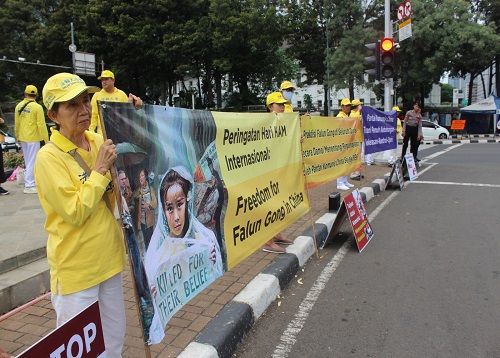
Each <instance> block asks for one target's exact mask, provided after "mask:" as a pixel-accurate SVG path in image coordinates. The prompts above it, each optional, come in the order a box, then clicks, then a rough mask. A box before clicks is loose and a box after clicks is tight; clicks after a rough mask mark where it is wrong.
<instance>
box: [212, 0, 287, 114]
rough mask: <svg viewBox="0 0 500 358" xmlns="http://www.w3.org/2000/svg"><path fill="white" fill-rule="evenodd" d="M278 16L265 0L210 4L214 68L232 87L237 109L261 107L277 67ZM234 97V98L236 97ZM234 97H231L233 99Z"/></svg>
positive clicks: (217, 0)
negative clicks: (224, 75)
mask: <svg viewBox="0 0 500 358" xmlns="http://www.w3.org/2000/svg"><path fill="white" fill-rule="evenodd" d="M280 17H281V15H280V14H279V13H278V12H277V9H276V6H275V5H274V4H273V3H272V2H270V1H267V0H248V1H239V0H212V1H211V3H210V20H211V25H212V26H213V38H212V44H213V49H214V66H215V67H216V68H217V69H218V71H220V72H221V73H222V74H227V75H228V81H229V83H228V84H229V87H230V88H231V85H232V84H233V83H234V84H235V85H236V88H237V89H238V91H235V92H236V93H237V94H238V95H237V96H239V99H237V100H236V99H235V100H234V103H235V105H236V106H237V108H238V109H239V108H240V107H239V106H243V105H251V104H261V103H262V100H261V99H260V97H262V95H263V92H265V88H264V87H265V84H264V86H263V84H262V83H261V81H262V80H263V79H264V80H265V79H269V78H271V77H272V76H273V74H275V73H276V72H277V69H278V68H279V67H280V65H281V63H280V57H279V56H277V51H278V49H279V48H280V47H281V45H282V43H283V35H282V31H281V26H280ZM235 95H236V94H235ZM233 97H234V96H233Z"/></svg>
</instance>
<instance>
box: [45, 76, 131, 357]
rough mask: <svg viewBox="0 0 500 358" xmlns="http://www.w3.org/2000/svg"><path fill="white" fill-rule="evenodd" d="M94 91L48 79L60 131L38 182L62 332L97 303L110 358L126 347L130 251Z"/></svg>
mask: <svg viewBox="0 0 500 358" xmlns="http://www.w3.org/2000/svg"><path fill="white" fill-rule="evenodd" d="M96 90H98V88H97V87H87V85H86V84H85V82H84V81H83V80H82V79H81V78H80V77H78V76H77V75H74V74H70V73H59V74H57V75H54V76H52V77H50V78H49V79H48V80H47V82H46V83H45V86H44V88H43V102H44V105H45V107H47V114H48V116H49V118H50V119H51V120H52V121H53V122H55V123H56V124H57V127H58V128H57V129H56V130H53V131H52V136H51V141H50V142H49V143H48V144H47V145H45V146H44V147H43V148H42V149H40V151H39V152H38V154H37V157H36V160H35V178H36V180H35V181H36V186H37V190H38V197H39V199H40V203H41V205H42V207H43V209H44V211H45V214H46V221H45V229H46V230H47V232H48V234H49V237H48V241H47V259H48V262H49V265H50V281H51V282H50V286H51V291H52V304H53V306H54V309H55V311H56V315H57V325H58V326H60V325H62V324H63V323H64V322H66V321H68V320H70V319H71V318H72V317H73V316H74V315H76V314H77V313H79V312H80V311H81V310H83V309H84V308H86V307H88V306H89V305H90V304H91V303H93V302H94V301H95V300H98V301H99V307H100V313H101V321H102V327H103V332H104V343H105V346H106V354H107V357H108V358H110V357H121V351H122V347H123V343H124V340H125V309H124V302H123V288H122V271H123V269H124V267H125V246H124V242H123V236H122V230H121V228H120V226H119V225H118V222H117V220H116V219H115V217H114V214H113V210H114V205H115V200H114V198H115V196H114V193H113V188H112V181H111V175H110V172H109V169H110V168H111V166H112V165H113V163H114V161H115V159H116V153H117V150H116V147H115V145H114V144H113V142H112V141H111V140H109V139H108V140H106V141H104V140H103V137H102V136H101V135H99V134H97V133H92V132H89V131H88V130H87V129H88V128H89V125H90V119H91V113H92V107H91V104H90V98H89V92H95V91H96ZM90 168H92V169H90Z"/></svg>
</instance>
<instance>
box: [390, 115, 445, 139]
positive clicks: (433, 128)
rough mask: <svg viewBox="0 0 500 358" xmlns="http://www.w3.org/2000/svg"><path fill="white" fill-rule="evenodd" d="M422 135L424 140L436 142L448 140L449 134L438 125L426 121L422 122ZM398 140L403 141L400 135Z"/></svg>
mask: <svg viewBox="0 0 500 358" xmlns="http://www.w3.org/2000/svg"><path fill="white" fill-rule="evenodd" d="M422 134H423V136H424V140H438V139H448V138H450V132H448V130H447V129H446V128H444V127H441V126H440V125H439V124H436V123H433V122H431V121H428V120H425V119H424V120H422ZM398 139H401V140H402V139H403V137H402V136H401V133H399V134H398Z"/></svg>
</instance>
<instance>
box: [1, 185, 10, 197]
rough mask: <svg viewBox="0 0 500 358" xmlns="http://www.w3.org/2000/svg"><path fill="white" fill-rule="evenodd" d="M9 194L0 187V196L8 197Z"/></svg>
mask: <svg viewBox="0 0 500 358" xmlns="http://www.w3.org/2000/svg"><path fill="white" fill-rule="evenodd" d="M8 194H9V191H8V190H5V189H4V188H2V187H1V186H0V195H8Z"/></svg>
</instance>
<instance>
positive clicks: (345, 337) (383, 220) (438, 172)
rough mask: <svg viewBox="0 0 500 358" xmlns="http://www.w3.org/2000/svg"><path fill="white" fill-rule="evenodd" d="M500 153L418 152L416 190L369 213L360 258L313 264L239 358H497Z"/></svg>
mask: <svg viewBox="0 0 500 358" xmlns="http://www.w3.org/2000/svg"><path fill="white" fill-rule="evenodd" d="M499 153H500V152H499V148H498V144H483V145H446V146H434V147H427V148H422V151H421V154H420V155H419V156H420V157H421V158H422V159H424V158H427V160H425V161H424V163H423V165H422V167H421V169H420V174H419V178H418V179H417V181H416V182H414V183H411V184H409V185H408V187H407V188H406V189H405V190H404V191H403V192H399V191H398V190H392V191H391V190H388V191H386V192H384V193H382V194H381V195H379V196H378V197H377V198H375V199H374V200H372V201H371V202H370V203H369V204H368V207H367V209H368V211H369V212H370V213H371V218H372V227H373V229H374V231H375V238H374V239H373V240H372V242H370V243H369V245H368V246H367V247H366V248H365V250H364V251H363V252H362V253H361V254H360V253H358V252H357V249H355V247H354V246H352V245H349V243H350V242H351V241H352V239H349V240H348V241H347V243H345V244H343V245H342V242H339V243H337V244H336V245H332V246H330V247H327V248H325V249H324V250H323V251H322V252H321V256H322V257H321V259H320V260H317V259H311V260H310V262H309V263H308V264H307V265H306V266H305V267H304V270H303V272H302V273H301V274H300V275H299V276H298V277H297V278H296V279H295V280H294V283H293V284H291V285H289V287H288V288H287V289H286V290H285V291H284V292H283V295H282V296H281V297H280V298H279V299H278V300H277V301H276V302H275V304H274V305H273V307H272V308H270V309H269V310H268V311H267V312H266V313H265V315H264V316H263V317H261V319H260V320H259V321H258V322H257V324H256V325H255V326H254V328H253V330H252V332H251V333H250V335H249V336H248V338H247V339H246V340H245V342H244V343H243V344H242V345H241V346H240V347H239V349H238V351H237V352H236V355H235V356H237V357H243V358H244V357H276V358H278V357H279V358H284V357H293V358H295V357H397V358H401V357H404V358H406V357H412V358H413V357H439V358H443V357H444V358H447V357H450V358H451V357H478V358H479V357H481V358H483V357H499V356H500V342H499V340H498V336H499V329H498V327H499V326H500V260H499V258H500V239H499V234H498V233H499V232H500V219H499V215H498V213H499V210H500V207H499V205H498V197H499V193H500V155H499ZM344 230H345V233H346V234H345V235H344V237H347V236H348V233H349V227H348V226H347V225H344Z"/></svg>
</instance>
